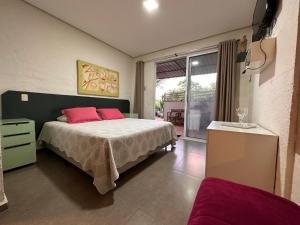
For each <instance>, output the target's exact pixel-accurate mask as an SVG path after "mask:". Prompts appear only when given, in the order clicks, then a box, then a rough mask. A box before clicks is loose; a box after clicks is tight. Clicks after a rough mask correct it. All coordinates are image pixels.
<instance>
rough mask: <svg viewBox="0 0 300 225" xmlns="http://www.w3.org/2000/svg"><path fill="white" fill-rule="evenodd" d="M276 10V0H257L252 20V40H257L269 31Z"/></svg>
mask: <svg viewBox="0 0 300 225" xmlns="http://www.w3.org/2000/svg"><path fill="white" fill-rule="evenodd" d="M276 10H277V0H257V2H256V6H255V10H254V14H253V20H252V28H253V36H252V41H259V40H261V39H262V38H264V37H265V36H266V35H267V34H268V33H270V28H271V25H272V22H273V19H274V17H275V14H276Z"/></svg>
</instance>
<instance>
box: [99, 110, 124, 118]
mask: <svg viewBox="0 0 300 225" xmlns="http://www.w3.org/2000/svg"><path fill="white" fill-rule="evenodd" d="M97 112H99V113H100V115H101V117H102V119H104V120H115V119H124V118H125V116H124V115H123V114H122V113H121V112H120V110H119V109H117V108H106V109H97Z"/></svg>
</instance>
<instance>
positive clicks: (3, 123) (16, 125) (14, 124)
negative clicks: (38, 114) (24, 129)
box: [2, 122, 29, 126]
mask: <svg viewBox="0 0 300 225" xmlns="http://www.w3.org/2000/svg"><path fill="white" fill-rule="evenodd" d="M28 123H29V122H20V123H3V124H2V125H3V126H5V125H16V126H18V125H20V124H28Z"/></svg>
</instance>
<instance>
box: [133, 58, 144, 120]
mask: <svg viewBox="0 0 300 225" xmlns="http://www.w3.org/2000/svg"><path fill="white" fill-rule="evenodd" d="M133 112H134V113H138V115H139V118H144V62H142V61H138V62H137V63H136V73H135V94H134V106H133Z"/></svg>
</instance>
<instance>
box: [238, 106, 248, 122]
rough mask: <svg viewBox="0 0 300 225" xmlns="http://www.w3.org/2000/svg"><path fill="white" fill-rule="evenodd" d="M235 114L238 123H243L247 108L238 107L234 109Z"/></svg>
mask: <svg viewBox="0 0 300 225" xmlns="http://www.w3.org/2000/svg"><path fill="white" fill-rule="evenodd" d="M236 114H237V116H238V118H239V123H243V122H244V119H245V117H246V116H247V115H248V108H242V107H238V108H236Z"/></svg>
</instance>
